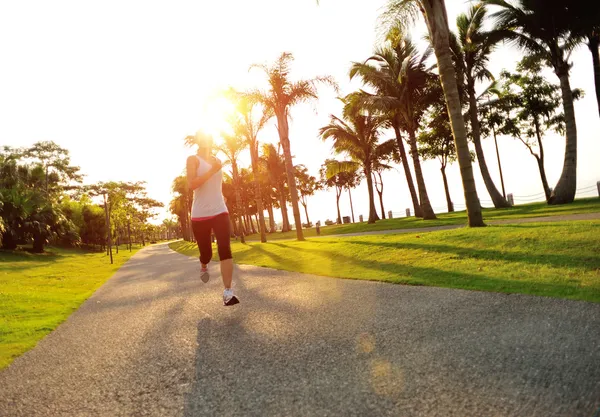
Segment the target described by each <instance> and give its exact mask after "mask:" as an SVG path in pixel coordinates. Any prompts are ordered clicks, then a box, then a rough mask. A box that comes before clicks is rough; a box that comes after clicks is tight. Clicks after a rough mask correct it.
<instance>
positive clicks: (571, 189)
mask: <svg viewBox="0 0 600 417" xmlns="http://www.w3.org/2000/svg"><path fill="white" fill-rule="evenodd" d="M557 75H558V77H559V78H560V89H561V92H562V100H563V109H564V113H565V125H566V130H567V138H566V145H565V162H564V165H563V170H562V173H561V175H560V179H559V180H558V183H557V184H556V187H555V188H554V191H553V192H552V195H551V196H550V201H548V203H549V204H566V203H572V202H573V200H575V192H576V190H577V126H576V125H575V109H574V108H573V94H572V92H571V83H570V82H569V67H568V65H567V64H566V63H565V64H564V65H563V68H561V70H560V71H557Z"/></svg>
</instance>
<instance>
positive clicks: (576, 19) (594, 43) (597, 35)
mask: <svg viewBox="0 0 600 417" xmlns="http://www.w3.org/2000/svg"><path fill="white" fill-rule="evenodd" d="M568 11H569V14H568V15H562V17H563V20H564V22H565V23H566V24H568V25H569V28H570V29H571V30H572V31H573V36H574V37H576V38H579V40H580V42H584V43H586V44H587V46H588V48H589V50H590V52H591V53H592V65H593V68H594V84H595V87H596V101H597V102H598V113H599V114H600V53H599V51H598V48H600V2H597V1H588V0H575V1H574V0H571V1H569V5H568Z"/></svg>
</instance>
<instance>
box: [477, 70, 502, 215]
mask: <svg viewBox="0 0 600 417" xmlns="http://www.w3.org/2000/svg"><path fill="white" fill-rule="evenodd" d="M467 83H468V85H467V88H468V90H469V115H470V117H471V127H472V130H473V144H474V145H475V153H476V154H477V162H478V163H479V170H480V171H481V176H482V177H483V182H484V183H485V188H486V189H487V191H488V193H489V195H490V197H491V198H492V202H493V203H494V207H496V208H507V207H510V203H509V202H508V200H506V198H504V197H502V195H501V194H500V192H499V191H498V189H497V188H496V184H494V180H492V177H491V175H490V171H489V169H488V167H487V164H486V162H485V155H484V154H483V148H482V147H481V131H480V127H479V117H478V116H477V97H475V80H473V79H472V78H471V77H468V81H467Z"/></svg>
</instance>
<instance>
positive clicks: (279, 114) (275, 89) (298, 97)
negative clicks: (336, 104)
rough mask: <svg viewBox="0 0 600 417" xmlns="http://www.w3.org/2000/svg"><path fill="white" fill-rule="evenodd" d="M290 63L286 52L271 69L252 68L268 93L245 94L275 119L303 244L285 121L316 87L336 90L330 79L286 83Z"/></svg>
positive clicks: (298, 234) (298, 231) (313, 92)
mask: <svg viewBox="0 0 600 417" xmlns="http://www.w3.org/2000/svg"><path fill="white" fill-rule="evenodd" d="M292 60H293V56H292V54H290V53H287V52H286V53H283V54H281V56H280V57H279V58H278V59H277V61H276V62H275V63H274V64H273V65H271V66H268V65H254V66H253V67H257V68H260V69H262V70H263V71H264V72H265V74H266V75H267V80H268V83H269V89H268V90H267V91H259V90H255V91H252V92H250V93H248V97H249V99H250V100H251V101H254V102H259V103H262V105H263V106H264V107H265V108H266V109H268V110H269V111H271V112H272V113H273V114H274V115H275V117H276V119H277V131H278V133H279V141H280V143H281V146H282V147H283V155H284V157H285V170H286V173H287V177H288V187H289V188H290V195H291V203H292V210H293V212H294V221H295V223H296V236H297V239H298V240H304V234H303V233H302V220H301V219H300V209H299V207H298V190H297V187H296V181H295V179H294V163H293V160H292V150H291V146H290V137H289V124H288V122H289V120H288V119H289V116H290V110H291V108H292V107H293V106H294V105H296V104H298V103H301V102H305V101H310V100H315V99H316V98H317V85H318V84H329V85H332V86H334V87H335V88H336V89H337V86H336V84H335V82H334V81H333V79H332V78H331V77H315V78H311V79H309V80H300V81H296V82H292V81H291V80H290V65H291V63H292Z"/></svg>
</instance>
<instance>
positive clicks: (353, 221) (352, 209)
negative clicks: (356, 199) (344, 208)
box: [348, 188, 356, 223]
mask: <svg viewBox="0 0 600 417" xmlns="http://www.w3.org/2000/svg"><path fill="white" fill-rule="evenodd" d="M348 196H349V197H350V212H351V213H352V223H356V222H355V220H354V207H353V206H352V192H351V191H350V188H348Z"/></svg>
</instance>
